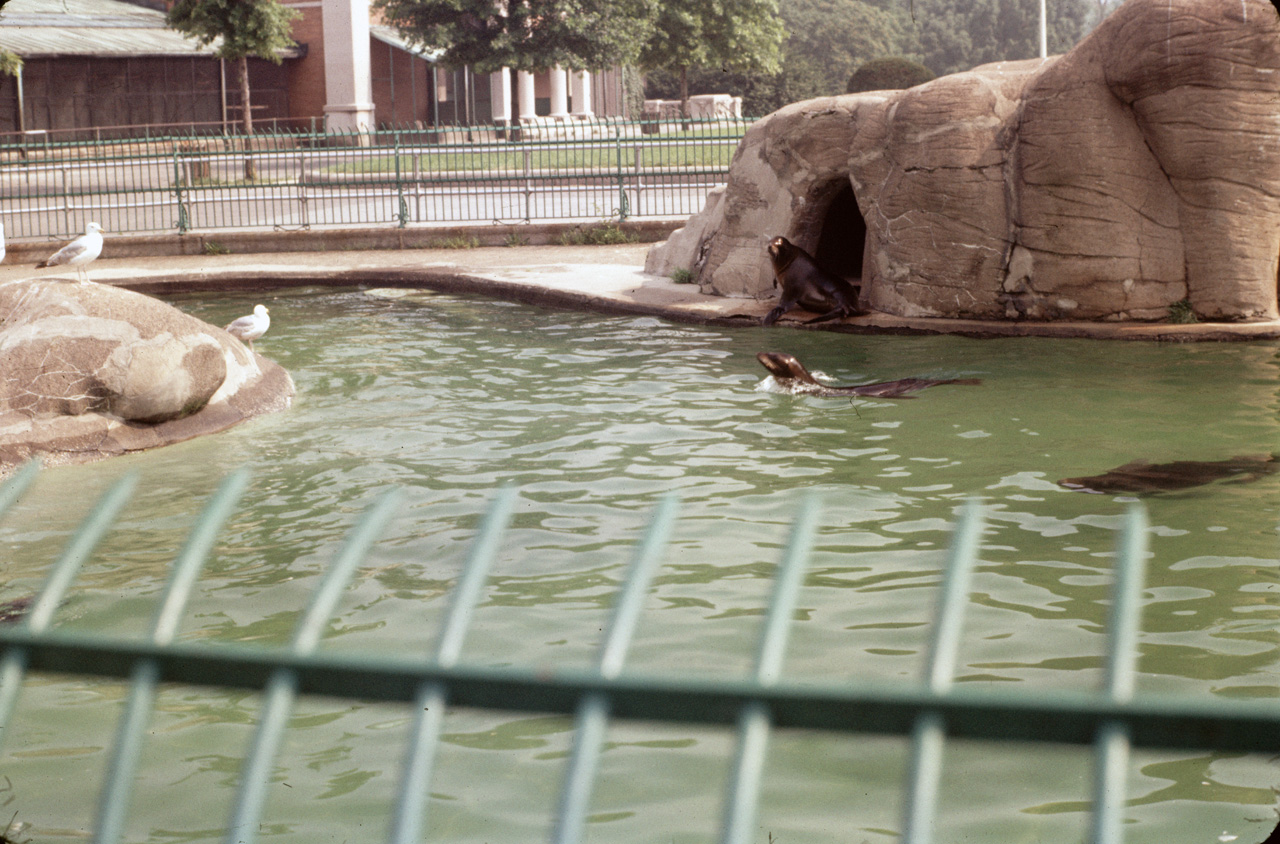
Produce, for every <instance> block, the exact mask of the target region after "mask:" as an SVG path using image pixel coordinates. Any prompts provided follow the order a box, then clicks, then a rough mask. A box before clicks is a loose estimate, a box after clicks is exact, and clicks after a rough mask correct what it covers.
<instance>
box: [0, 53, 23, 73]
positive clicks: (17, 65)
mask: <svg viewBox="0 0 1280 844" xmlns="http://www.w3.org/2000/svg"><path fill="white" fill-rule="evenodd" d="M21 71H22V56H20V55H18V54H17V53H14V52H11V51H9V50H3V49H0V73H3V74H4V75H5V76H17V75H18V74H19V73H20V72H21Z"/></svg>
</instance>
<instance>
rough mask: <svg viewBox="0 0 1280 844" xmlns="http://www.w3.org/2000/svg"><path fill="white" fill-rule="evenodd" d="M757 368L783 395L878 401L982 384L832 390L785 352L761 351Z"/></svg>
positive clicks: (900, 383)
mask: <svg viewBox="0 0 1280 844" xmlns="http://www.w3.org/2000/svg"><path fill="white" fill-rule="evenodd" d="M756 360H758V361H760V365H761V366H763V367H764V368H765V369H767V370H769V374H770V375H772V376H773V380H774V381H775V382H776V383H777V385H778V386H779V387H781V388H782V389H783V390H784V391H785V392H788V393H796V394H803V395H807V396H865V397H867V398H877V399H909V398H914V396H908V395H906V394H907V393H916V392H919V391H920V390H923V389H924V388H926V387H936V386H938V385H939V384H965V385H976V384H981V383H982V381H981V379H978V378H901V379H899V380H897V381H880V382H877V383H875V384H858V385H856V386H850V387H835V386H832V385H830V384H823V383H822V382H821V381H819V380H818V379H816V378H814V377H813V375H811V374H810V373H809V370H807V369H805V368H804V364H802V363H801V362H800V361H798V360H796V359H795V357H794V356H793V355H789V354H787V353H786V352H760V353H759V354H757V355H756Z"/></svg>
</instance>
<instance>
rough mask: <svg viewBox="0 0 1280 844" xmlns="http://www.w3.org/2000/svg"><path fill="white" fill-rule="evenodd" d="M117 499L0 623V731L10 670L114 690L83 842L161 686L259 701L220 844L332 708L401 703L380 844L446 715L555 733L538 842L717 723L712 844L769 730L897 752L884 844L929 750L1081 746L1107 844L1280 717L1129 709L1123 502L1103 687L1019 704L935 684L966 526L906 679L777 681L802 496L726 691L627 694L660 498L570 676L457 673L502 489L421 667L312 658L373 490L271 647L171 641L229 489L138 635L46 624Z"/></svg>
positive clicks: (975, 538) (805, 529) (498, 536)
mask: <svg viewBox="0 0 1280 844" xmlns="http://www.w3.org/2000/svg"><path fill="white" fill-rule="evenodd" d="M36 473H37V469H36V468H35V466H34V464H31V465H28V466H25V467H23V468H22V469H20V470H19V471H18V472H17V473H15V474H14V475H13V476H11V477H10V478H9V480H8V481H6V482H5V483H4V484H3V485H0V516H3V515H4V514H5V513H6V512H8V511H10V510H11V509H12V507H13V505H14V504H15V503H16V502H17V501H18V500H19V499H20V497H21V495H22V493H23V491H24V490H25V489H27V488H28V487H29V486H30V484H31V483H32V481H33V479H34V478H35V477H36ZM134 484H135V478H134V476H132V475H128V476H125V477H124V478H123V479H122V480H120V481H119V482H117V483H116V484H115V485H114V486H113V487H112V488H110V489H109V490H108V491H107V492H106V493H104V494H103V495H102V497H101V498H100V499H99V501H98V502H97V504H96V505H95V506H94V508H93V510H92V512H91V513H90V515H89V516H88V517H87V518H86V519H85V520H84V522H83V523H82V525H81V526H80V528H79V529H78V530H77V531H76V533H75V534H74V535H73V537H72V538H71V540H70V541H69V543H68V545H67V548H66V550H65V551H64V552H63V553H62V554H61V555H60V556H59V558H58V560H57V561H55V563H54V564H53V566H52V567H51V569H50V574H49V575H48V578H47V580H46V582H45V585H44V586H43V588H42V589H41V591H40V593H39V594H38V595H37V596H36V598H35V600H34V602H33V603H32V605H31V608H30V610H29V612H28V614H27V616H26V617H25V619H24V620H23V621H22V623H20V624H16V625H9V626H4V627H0V727H4V726H6V725H7V724H8V721H9V718H10V716H11V715H12V712H13V708H14V703H15V701H16V699H17V696H18V691H19V689H20V686H21V683H22V680H23V677H24V676H25V674H26V673H27V672H29V671H37V672H59V673H72V674H81V675H86V676H96V677H104V678H113V679H128V680H129V682H130V693H129V697H128V700H127V701H126V702H125V704H124V706H123V712H122V715H121V718H120V723H119V725H118V729H117V733H116V740H115V744H114V745H113V748H112V752H111V758H110V762H109V765H108V768H107V772H106V778H105V780H104V783H103V787H102V789H101V792H100V795H99V807H98V814H97V816H96V819H95V825H94V829H93V836H94V839H93V840H94V841H95V842H101V844H108V843H110V844H114V842H118V841H120V840H121V836H122V830H123V829H124V824H125V820H126V816H127V813H128V809H129V804H130V795H131V790H132V787H133V782H134V780H135V779H136V772H137V764H138V758H139V753H140V749H141V746H142V743H143V740H144V737H145V735H146V728H147V723H148V720H149V718H150V714H151V711H152V709H153V707H154V704H155V694H156V688H157V684H159V683H162V682H178V683H186V684H192V685H197V686H213V687H231V688H242V689H251V690H258V691H261V692H263V703H262V708H261V712H260V714H259V719H258V725H257V728H256V731H255V734H254V737H253V741H252V742H251V744H250V746H249V749H248V752H247V754H246V757H245V760H244V763H243V766H242V771H241V777H240V783H239V790H238V792H237V795H236V798H235V802H234V805H233V808H232V812H231V815H230V818H229V820H228V822H227V827H226V829H225V831H224V832H225V836H226V838H225V840H226V841H228V842H231V841H237V842H240V841H243V842H251V841H253V840H255V838H256V832H257V829H258V827H259V823H260V821H261V819H262V815H263V811H264V809H265V789H264V786H265V784H266V780H267V772H268V770H269V768H270V766H271V765H272V763H273V760H274V758H275V755H276V751H277V749H278V747H279V745H280V742H281V738H282V736H283V732H284V729H285V725H286V723H287V719H288V717H289V713H290V712H291V710H292V708H293V705H294V702H295V700H296V698H297V696H298V695H329V696H337V697H345V698H356V699H361V700H369V701H389V702H398V703H401V704H407V705H412V706H413V708H414V710H415V716H414V721H413V726H412V729H411V731H410V735H409V740H408V742H407V746H406V749H405V761H404V766H403V770H402V776H401V779H400V792H399V797H398V799H397V801H396V804H395V806H394V808H393V810H392V812H391V816H390V818H389V832H388V837H389V840H391V841H393V842H403V843H404V844H407V842H418V841H421V840H423V838H424V830H425V826H424V824H425V810H426V799H427V795H428V793H429V783H430V779H431V772H432V767H433V760H434V754H435V752H436V748H437V747H438V745H439V743H440V740H441V724H442V719H443V717H444V710H445V708H446V705H449V706H465V707H478V708H484V709H495V710H521V711H530V712H545V713H558V714H563V715H572V716H573V717H574V719H575V721H574V725H575V731H574V741H573V749H572V753H571V756H570V761H569V765H568V768H567V771H566V774H565V779H564V783H563V787H562V791H561V797H560V800H559V805H558V811H557V816H556V818H555V821H554V825H553V838H552V840H553V841H554V842H557V844H567V843H568V842H579V841H581V840H582V839H583V837H584V832H585V825H586V819H587V816H588V812H589V809H590V805H591V795H592V792H593V788H594V784H595V782H596V779H597V776H598V761H599V755H600V752H601V748H602V746H603V741H604V737H605V735H606V732H607V730H608V726H609V723H610V722H611V721H613V720H616V719H643V720H649V721H672V722H683V723H700V724H715V725H722V726H733V727H734V728H735V729H736V730H737V735H738V740H737V745H736V749H735V752H734V759H733V763H732V765H733V767H732V771H731V775H730V777H729V782H728V792H727V795H726V800H725V807H724V814H723V822H722V827H721V840H722V841H725V842H743V841H749V840H752V838H753V831H754V824H755V814H756V807H757V805H758V803H759V794H760V787H761V784H762V782H763V781H764V780H765V778H767V776H768V765H767V749H768V742H769V737H770V734H771V732H772V731H773V730H774V729H777V728H795V729H802V730H824V731H836V732H845V733H868V734H886V735H898V736H904V737H905V736H910V737H911V738H912V743H913V750H912V754H911V764H910V766H909V772H908V776H907V780H906V783H905V784H904V790H905V800H904V814H903V838H904V840H906V841H916V842H922V841H929V840H931V839H932V834H933V832H932V830H933V823H934V815H935V813H936V806H937V789H938V782H939V777H940V772H941V770H942V766H943V756H944V750H945V745H946V741H947V740H949V739H978V740H999V741H1020V742H1052V743H1067V744H1076V745H1081V746H1085V745H1091V746H1093V747H1094V748H1095V770H1096V774H1095V783H1094V814H1093V820H1092V826H1091V832H1090V836H1091V838H1090V840H1092V841H1094V842H1097V843H1098V844H1110V843H1111V842H1120V841H1122V840H1123V832H1124V806H1125V779H1126V774H1127V771H1128V767H1129V753H1130V750H1131V748H1134V747H1153V748H1155V747H1159V748H1174V749H1212V750H1218V751H1228V752H1230V751H1252V752H1274V751H1275V749H1276V748H1277V747H1280V712H1278V711H1277V710H1276V708H1275V707H1274V706H1273V705H1272V704H1270V703H1269V702H1252V701H1247V700H1220V699H1212V700H1201V699H1187V698H1153V697H1144V696H1142V695H1140V694H1138V693H1137V692H1136V691H1135V677H1136V660H1137V653H1138V651H1137V640H1138V635H1139V630H1140V605H1141V601H1142V584H1143V570H1144V564H1145V556H1146V553H1147V547H1146V535H1147V530H1148V528H1147V523H1146V518H1145V513H1144V511H1143V510H1142V508H1141V507H1140V506H1136V505H1135V506H1133V507H1131V508H1130V510H1129V512H1128V513H1127V514H1126V516H1125V520H1124V528H1123V531H1122V534H1121V538H1120V543H1119V547H1118V550H1117V555H1116V564H1115V572H1116V573H1115V588H1114V594H1113V600H1112V604H1111V609H1110V617H1109V621H1108V631H1109V638H1108V650H1107V662H1106V672H1105V682H1104V684H1103V688H1102V689H1101V690H1100V691H1097V692H1090V691H1083V690H1081V691H1074V692H1063V691H1060V690H1059V691H1053V692H1052V693H1050V692H1045V691H1039V690H1036V689H1034V688H1024V687H1023V685H1022V684H1019V687H1018V688H1016V689H1010V688H1008V687H1001V688H996V689H993V688H990V687H986V686H968V685H966V684H960V685H956V684H954V683H953V678H954V675H955V666H956V665H957V660H958V655H959V648H960V647H961V646H962V637H961V630H962V628H963V620H964V615H965V611H966V609H967V606H968V604H969V597H968V596H969V580H970V576H971V573H972V571H973V568H974V566H975V564H976V562H977V560H978V556H979V550H980V547H981V538H982V532H983V519H982V513H981V508H980V507H979V506H978V505H977V504H975V503H969V504H966V505H965V506H964V507H963V508H962V509H961V512H960V513H959V516H958V519H957V524H956V534H955V537H954V539H953V543H952V547H951V549H950V552H949V554H948V561H947V566H946V570H945V572H944V576H943V583H942V586H941V590H940V597H939V603H938V609H937V612H936V620H935V623H934V626H933V629H932V632H931V636H930V644H929V651H928V659H927V665H926V672H925V676H924V678H923V682H920V683H912V684H897V685H891V684H870V683H865V684H864V683H851V682H844V683H838V684H831V685H821V684H820V685H812V684H796V683H792V682H789V681H787V680H786V678H785V675H784V673H783V667H784V664H785V659H784V656H785V650H786V644H787V636H788V631H789V628H790V624H791V620H792V616H793V615H794V612H795V607H796V606H797V602H798V598H799V595H800V594H801V591H802V589H803V583H804V574H805V571H806V568H807V565H808V560H809V558H810V553H811V548H812V546H813V542H814V539H815V537H816V536H817V534H818V526H819V519H820V512H821V511H820V507H819V503H818V501H817V499H816V497H807V498H805V499H804V500H803V501H802V503H801V505H800V507H799V509H798V512H797V515H796V518H795V522H794V524H793V526H792V530H791V535H790V538H789V539H788V542H787V544H786V547H785V548H784V551H783V555H782V559H781V562H780V564H779V566H778V570H777V573H776V575H775V578H774V588H773V592H772V597H771V599H770V602H769V607H768V610H767V613H766V616H765V620H764V623H763V626H762V628H761V634H760V642H759V647H758V651H757V656H756V661H755V666H754V668H753V670H752V672H751V673H750V675H749V676H747V677H744V678H741V679H709V678H705V677H679V676H671V675H660V676H644V675H640V674H636V673H632V672H628V671H625V670H624V666H625V659H626V654H627V651H628V649H629V644H630V641H631V638H632V635H633V633H634V630H635V629H636V626H637V625H638V623H639V621H640V619H641V617H642V610H643V604H644V601H645V598H646V596H647V594H648V593H649V591H650V589H651V583H652V580H653V577H654V574H655V573H656V571H657V570H658V567H659V566H660V565H661V561H662V555H663V550H664V548H665V546H666V542H667V538H668V536H669V535H670V533H671V531H672V529H673V527H674V524H675V521H676V518H677V513H678V510H679V503H678V500H677V499H676V498H675V497H674V496H668V497H666V498H663V499H662V500H661V501H660V502H659V504H658V506H657V508H656V509H655V511H654V514H653V516H652V518H651V520H650V524H649V527H648V530H647V531H646V533H645V536H644V537H643V539H642V541H641V542H640V544H639V546H638V547H637V550H636V553H635V556H634V559H633V560H632V562H631V565H630V567H629V568H628V570H627V574H626V577H625V578H624V581H623V586H622V588H621V590H620V592H619V596H618V600H617V602H616V604H615V606H614V610H613V614H612V617H611V619H610V622H609V626H608V631H607V633H606V635H605V637H604V640H603V642H602V644H601V646H600V650H599V653H598V656H597V661H596V663H595V665H594V666H592V667H591V668H589V669H554V670H547V669H545V668H538V669H536V670H535V669H533V668H530V667H519V666H516V667H504V668H482V667H477V666H468V665H466V664H464V663H462V662H461V655H462V644H463V641H464V639H465V637H466V634H467V630H468V628H469V626H470V622H471V615H472V611H473V609H474V607H475V606H476V604H477V603H478V602H479V600H480V597H481V595H482V594H483V590H484V585H485V582H486V579H487V575H488V571H489V569H490V567H491V565H492V562H493V560H494V559H495V558H496V556H497V554H498V551H499V549H500V548H501V544H502V541H503V534H504V531H505V528H506V525H507V523H508V521H509V519H510V517H511V514H512V512H513V510H514V507H515V503H516V501H517V493H516V491H515V490H514V489H510V488H506V489H502V490H500V491H499V492H498V493H497V494H496V495H495V497H494V499H493V501H492V503H491V505H490V507H489V510H488V512H487V514H486V516H485V518H484V519H483V521H482V523H481V525H480V527H479V529H478V533H477V536H476V539H475V541H474V543H473V545H472V548H471V551H470V553H469V555H468V557H467V560H466V562H465V564H464V567H463V569H462V571H461V572H460V576H459V579H458V583H457V585H456V587H455V589H454V591H453V595H452V599H451V603H450V606H449V609H448V611H447V613H446V616H445V618H444V620H443V624H442V628H441V633H440V637H439V640H438V642H437V645H436V647H435V653H434V655H433V657H432V658H431V659H429V660H421V659H408V658H390V657H386V656H379V655H356V656H350V655H348V656H342V655H337V654H330V653H326V652H325V651H324V649H323V648H322V647H320V638H321V634H322V632H323V630H324V627H325V625H326V624H328V622H329V619H330V618H332V616H333V614H334V612H335V609H336V606H337V602H338V600H339V598H340V596H341V595H342V592H343V589H344V587H345V584H346V583H347V582H348V581H349V580H350V578H351V577H352V575H353V574H354V572H355V571H356V570H357V568H358V567H359V566H360V565H361V563H362V561H363V560H364V559H365V558H366V556H367V553H368V551H369V549H370V548H371V547H372V545H373V544H374V543H375V542H376V541H377V540H378V537H379V536H381V534H382V532H383V531H384V529H385V528H386V526H387V524H388V523H389V521H390V519H391V518H392V515H393V513H394V512H395V509H396V507H397V505H398V499H399V494H398V493H397V492H395V491H392V492H388V493H386V494H385V495H383V496H382V497H380V498H379V499H378V500H377V501H375V502H374V504H373V505H372V506H371V507H370V508H369V509H368V510H367V511H366V512H365V514H364V515H363V516H362V517H361V519H360V520H359V521H358V522H357V524H356V526H355V527H354V528H353V530H352V531H351V533H350V535H349V537H348V539H347V541H346V543H345V544H344V545H343V547H342V548H341V550H340V551H339V553H338V554H337V556H336V557H335V559H334V561H333V563H331V565H330V566H329V567H328V569H327V570H326V572H325V573H324V575H323V576H322V578H321V579H320V583H319V585H318V587H317V589H316V591H315V592H314V594H313V596H312V599H311V601H310V603H309V606H308V607H307V609H306V610H305V612H304V613H303V615H302V617H301V619H300V620H299V622H298V624H297V627H296V630H295V632H294V635H293V638H292V640H291V642H290V643H289V645H288V646H286V647H282V648H262V647H250V646H243V645H216V646H215V645H208V644H188V643H179V642H177V641H176V634H177V630H178V627H179V624H180V621H181V618H182V615H183V612H184V609H185V606H186V603H187V600H188V597H189V595H190V594H191V593H192V591H193V589H194V588H195V585H196V583H197V580H198V577H199V572H200V570H201V568H202V567H203V564H204V560H205V559H206V558H207V556H208V555H209V552H210V549H211V548H212V546H213V544H214V542H215V540H216V537H217V535H218V533H219V531H220V530H221V528H222V526H223V525H224V524H225V522H226V521H227V519H228V518H229V516H230V514H231V513H232V512H233V510H234V508H235V506H236V502H237V501H238V500H239V498H240V496H241V494H242V493H243V492H244V490H245V487H246V485H247V484H248V476H247V475H246V474H245V473H243V472H239V473H235V474H233V475H231V476H229V477H228V478H226V479H225V480H224V482H223V483H222V485H221V486H220V487H219V488H218V490H217V492H215V494H214V495H213V496H212V497H211V499H210V501H209V503H208V504H207V505H206V506H205V508H204V512H203V513H202V514H201V516H200V518H199V519H198V520H197V522H196V525H195V527H194V528H193V530H192V532H191V534H190V535H189V537H188V539H187V541H186V543H185V544H184V546H183V548H182V550H181V551H180V553H179V554H178V556H177V558H176V560H175V563H174V566H173V570H172V572H171V575H170V578H169V582H168V584H167V585H166V587H165V589H164V592H163V594H162V596H161V598H160V602H159V604H158V606H157V610H156V614H155V617H154V619H153V622H152V626H151V631H150V633H149V634H148V635H147V636H146V637H145V638H144V639H116V638H112V637H108V636H104V635H95V634H93V633H83V632H81V633H71V632H66V631H63V630H59V629H58V628H57V627H56V626H55V625H53V624H52V621H53V615H54V610H55V609H56V607H57V606H58V604H59V603H60V602H61V601H62V600H63V598H64V596H66V595H67V594H68V592H69V590H70V589H71V588H72V586H73V585H74V580H75V577H76V574H77V572H78V571H79V568H80V566H81V563H82V562H83V561H84V559H85V558H86V557H87V556H88V554H89V553H90V552H91V551H92V549H93V548H94V547H95V546H96V545H97V544H98V542H99V540H100V539H101V538H102V537H103V535H104V534H105V533H106V531H107V530H108V529H109V528H110V526H111V524H113V523H114V522H115V520H116V516H117V515H118V514H119V512H120V511H121V509H122V508H123V507H124V505H125V503H126V502H127V501H128V499H129V496H130V495H131V491H132V489H133V487H134Z"/></svg>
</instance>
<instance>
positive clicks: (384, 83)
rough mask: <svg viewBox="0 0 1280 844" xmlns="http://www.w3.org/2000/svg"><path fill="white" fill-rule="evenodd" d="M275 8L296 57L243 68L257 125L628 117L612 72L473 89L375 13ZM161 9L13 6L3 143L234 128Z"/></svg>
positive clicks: (229, 101)
mask: <svg viewBox="0 0 1280 844" xmlns="http://www.w3.org/2000/svg"><path fill="white" fill-rule="evenodd" d="M281 2H283V3H284V5H286V6H289V7H291V8H293V9H294V10H296V11H297V12H298V13H299V17H298V19H297V20H296V21H295V22H294V29H293V37H294V40H295V41H296V42H297V47H296V48H295V49H292V50H289V51H287V52H285V53H284V54H282V59H283V62H282V64H280V65H275V64H273V63H271V62H268V61H263V60H258V59H253V60H250V68H249V75H250V87H251V92H252V93H251V97H252V103H253V112H254V115H253V116H254V120H255V122H258V123H265V124H267V125H268V126H271V125H275V126H280V127H283V128H292V129H321V128H328V129H338V130H353V129H359V128H372V127H386V126H420V127H426V126H441V125H453V124H464V125H477V124H487V123H498V124H509V123H512V122H513V121H515V120H519V119H524V120H526V121H527V120H529V119H531V118H534V117H547V118H549V119H553V120H569V119H573V118H574V117H575V116H576V117H587V116H593V115H610V116H613V115H625V108H626V107H625V103H624V97H623V96H622V93H621V79H620V74H618V73H616V72H606V73H568V72H566V71H564V70H560V69H556V70H553V71H550V72H546V73H540V74H527V73H511V72H509V71H506V70H503V71H500V72H498V73H493V74H482V75H477V74H475V73H473V72H472V71H471V70H470V68H466V67H463V68H446V67H443V66H441V65H440V64H439V63H438V62H437V61H436V57H435V56H433V55H431V54H428V53H425V52H423V51H422V50H420V49H418V48H416V47H414V46H412V45H411V44H409V43H408V42H407V41H406V40H405V39H403V38H402V37H401V36H400V35H399V33H397V32H396V31H395V30H394V29H393V28H391V27H388V26H383V25H381V24H379V23H378V22H377V21H376V20H374V19H373V18H372V17H371V14H372V13H371V10H370V8H369V0H281ZM163 9H164V0H9V2H8V3H7V4H6V5H5V6H4V11H3V15H2V16H0V48H4V49H7V50H10V51H12V52H14V53H17V54H18V55H19V56H20V57H22V59H23V62H24V64H23V70H22V73H21V74H20V75H19V76H17V77H9V76H0V133H4V132H42V131H57V132H60V133H66V132H68V131H70V130H83V129H89V128H95V129H97V134H102V131H103V127H137V126H143V125H145V126H170V127H172V128H175V129H182V128H186V127H191V128H193V129H196V130H201V129H207V128H217V125H218V124H226V123H230V122H234V121H235V120H236V119H237V118H238V117H239V113H240V103H239V95H238V92H237V91H236V85H235V82H234V69H233V68H230V67H226V66H224V63H223V62H222V61H221V60H219V59H218V58H217V57H216V56H215V55H214V50H213V48H212V47H204V48H202V47H199V46H197V45H196V43H195V41H193V40H191V39H188V38H184V37H183V36H182V34H181V33H178V32H176V31H174V30H172V29H169V28H168V27H167V26H166V25H165V21H164V11H163ZM118 131H119V132H120V133H122V134H123V133H126V132H127V131H129V130H128V129H126V128H120V129H118ZM63 136H65V134H64V135H63Z"/></svg>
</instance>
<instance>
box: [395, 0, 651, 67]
mask: <svg viewBox="0 0 1280 844" xmlns="http://www.w3.org/2000/svg"><path fill="white" fill-rule="evenodd" d="M374 5H375V7H376V8H378V9H379V10H381V11H382V13H383V15H384V16H385V17H386V19H387V20H388V21H389V22H390V23H391V24H392V25H394V26H395V27H396V28H397V29H398V30H399V31H400V32H401V34H402V35H404V36H405V37H406V38H408V39H409V40H410V41H412V42H413V43H415V44H417V45H419V46H422V47H424V48H426V49H429V50H435V51H439V52H440V54H441V62H442V63H443V64H445V65H448V66H450V67H462V66H463V65H471V66H472V67H474V68H475V69H476V70H478V71H481V72H489V71H494V70H497V69H499V68H502V67H507V68H511V69H512V70H527V71H539V70H547V69H548V68H552V67H563V68H565V69H572V70H598V69H602V68H606V67H613V66H616V65H626V64H631V63H632V62H634V61H635V59H636V57H637V55H638V54H639V51H640V46H641V44H643V43H644V42H645V41H646V40H647V39H648V38H649V36H650V34H651V33H652V31H653V21H654V18H655V17H656V15H657V14H658V0H374Z"/></svg>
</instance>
